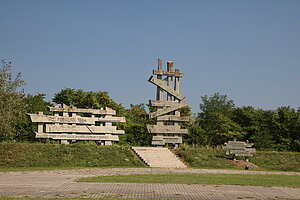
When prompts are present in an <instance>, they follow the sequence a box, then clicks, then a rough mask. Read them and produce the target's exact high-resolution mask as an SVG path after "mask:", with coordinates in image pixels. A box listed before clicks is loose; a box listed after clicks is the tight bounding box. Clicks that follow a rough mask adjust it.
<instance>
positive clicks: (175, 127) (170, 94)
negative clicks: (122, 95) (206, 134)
mask: <svg viewBox="0 0 300 200" xmlns="http://www.w3.org/2000/svg"><path fill="white" fill-rule="evenodd" d="M155 76H156V77H155ZM182 77H183V73H181V72H180V70H179V69H175V70H174V63H173V62H172V61H168V62H167V71H164V70H163V69H162V60H161V59H158V69H157V70H153V76H151V77H150V78H149V80H148V81H149V82H150V83H152V84H154V85H155V86H156V87H157V89H156V100H150V101H149V105H150V106H152V107H155V108H156V109H155V111H154V112H151V113H149V118H150V119H152V118H155V119H156V124H155V125H153V124H148V125H147V130H148V133H151V134H153V137H152V145H154V146H158V147H163V146H173V147H174V148H177V147H178V146H179V144H181V143H182V137H181V134H188V129H182V128H181V126H180V124H181V123H182V122H188V121H189V117H188V116H181V114H180V109H181V108H184V107H187V106H188V103H187V102H186V101H182V100H183V99H184V98H185V96H183V95H182V94H181V93H180V91H179V88H180V87H179V79H180V78H182Z"/></svg>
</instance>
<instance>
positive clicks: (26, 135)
mask: <svg viewBox="0 0 300 200" xmlns="http://www.w3.org/2000/svg"><path fill="white" fill-rule="evenodd" d="M50 105H51V103H50V102H47V101H45V94H37V95H30V94H28V95H26V96H25V97H24V98H23V99H22V101H21V109H22V112H20V113H19V114H18V117H17V118H16V119H15V120H14V123H13V126H14V129H15V134H16V135H15V140H17V141H34V140H35V132H36V131H37V125H36V124H35V123H32V122H31V121H30V119H29V117H28V116H27V113H38V112H44V114H51V112H50V111H48V106H50Z"/></svg>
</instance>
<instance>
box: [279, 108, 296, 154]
mask: <svg viewBox="0 0 300 200" xmlns="http://www.w3.org/2000/svg"><path fill="white" fill-rule="evenodd" d="M277 115H278V120H277V123H276V125H277V130H276V131H275V132H274V138H275V141H276V143H277V144H278V145H277V149H278V150H291V151H299V150H300V129H299V128H300V123H299V122H300V115H299V110H298V111H296V110H295V109H293V108H291V107H289V106H284V107H280V108H278V109H277Z"/></svg>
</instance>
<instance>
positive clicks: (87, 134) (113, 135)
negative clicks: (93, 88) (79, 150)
mask: <svg viewBox="0 0 300 200" xmlns="http://www.w3.org/2000/svg"><path fill="white" fill-rule="evenodd" d="M49 109H50V111H52V112H53V113H54V116H52V115H44V114H43V112H39V113H38V114H28V115H29V116H30V119H31V121H32V122H36V123H37V124H38V132H36V138H51V139H54V140H60V141H61V143H62V144H68V143H69V141H70V140H71V141H73V142H75V141H76V140H94V141H96V142H97V143H98V144H101V145H111V144H112V141H119V137H118V134H124V133H125V132H124V131H123V130H117V127H116V126H113V125H112V123H113V122H118V123H124V122H125V118H124V117H113V115H115V114H116V111H115V110H112V109H110V108H108V107H106V108H105V109H81V108H76V107H69V106H67V105H64V104H63V105H62V106H59V105H56V106H54V107H49Z"/></svg>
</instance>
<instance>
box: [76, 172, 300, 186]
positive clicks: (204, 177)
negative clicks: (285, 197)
mask: <svg viewBox="0 0 300 200" xmlns="http://www.w3.org/2000/svg"><path fill="white" fill-rule="evenodd" d="M77 181H79V182H117V183H175V184H176V183H178V184H208V185H252V186H280V187H295V188H299V187H300V176H289V175H258V174H144V175H138V174H136V175H114V176H99V177H87V178H81V179H78V180H77Z"/></svg>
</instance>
